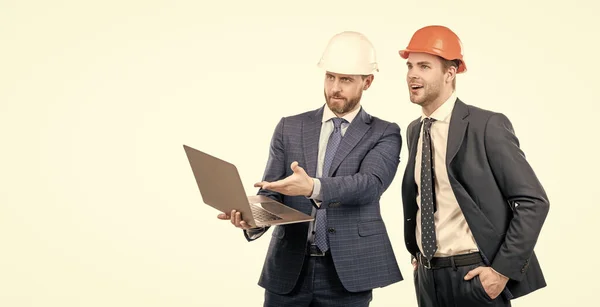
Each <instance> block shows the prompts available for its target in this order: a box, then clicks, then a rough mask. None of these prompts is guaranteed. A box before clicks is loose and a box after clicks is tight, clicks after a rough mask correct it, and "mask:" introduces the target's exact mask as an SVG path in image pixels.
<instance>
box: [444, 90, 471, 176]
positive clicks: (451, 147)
mask: <svg viewBox="0 0 600 307" xmlns="http://www.w3.org/2000/svg"><path fill="white" fill-rule="evenodd" d="M467 116H469V109H468V108H467V105H465V104H464V103H463V102H462V101H460V99H458V98H457V99H456V104H455V105H454V109H453V110H452V119H450V128H449V131H448V148H447V151H446V166H449V165H450V163H452V160H453V159H454V157H455V156H456V153H457V152H458V150H459V149H460V146H461V145H462V142H463V139H464V137H465V131H466V130H467V126H468V125H469V122H468V121H466V120H465V118H466V117H467Z"/></svg>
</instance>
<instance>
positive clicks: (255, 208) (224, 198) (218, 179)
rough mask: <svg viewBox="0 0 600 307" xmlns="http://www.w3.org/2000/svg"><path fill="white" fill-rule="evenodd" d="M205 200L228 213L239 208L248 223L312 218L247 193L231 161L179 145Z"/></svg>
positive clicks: (256, 223) (275, 223)
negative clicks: (183, 150)
mask: <svg viewBox="0 0 600 307" xmlns="http://www.w3.org/2000/svg"><path fill="white" fill-rule="evenodd" d="M183 148H184V149H185V153H186V155H187V158H188V160H189V162H190V166H191V167H192V172H193V173H194V177H195V178H196V183H197V184H198V188H199V189H200V194H201V195H202V200H203V201H204V203H205V204H207V205H209V206H211V207H213V208H215V209H217V210H219V211H221V212H223V213H227V214H229V213H230V212H231V210H236V211H239V212H241V214H242V219H243V220H244V221H245V222H246V223H248V225H250V226H251V227H264V226H273V225H283V224H291V223H299V222H310V221H312V220H313V219H314V218H313V217H312V216H310V215H307V214H304V213H302V212H300V211H298V210H295V209H292V208H290V207H288V206H286V205H284V204H282V203H280V202H277V201H275V200H273V199H271V198H269V197H266V196H263V195H253V196H247V195H246V192H245V190H244V187H243V185H242V180H241V178H240V175H239V173H238V170H237V168H236V167H235V165H233V164H231V163H229V162H227V161H223V160H221V159H219V158H216V157H213V156H211V155H209V154H207V153H204V152H202V151H200V150H197V149H194V148H192V147H189V146H187V145H183Z"/></svg>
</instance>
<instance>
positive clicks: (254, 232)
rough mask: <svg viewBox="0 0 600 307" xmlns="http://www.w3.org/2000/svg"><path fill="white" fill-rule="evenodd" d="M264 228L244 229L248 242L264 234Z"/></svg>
mask: <svg viewBox="0 0 600 307" xmlns="http://www.w3.org/2000/svg"><path fill="white" fill-rule="evenodd" d="M265 231H266V230H265V227H260V228H250V229H246V234H247V235H248V238H249V239H250V240H256V239H258V238H260V237H261V236H262V235H263V234H264V233H265Z"/></svg>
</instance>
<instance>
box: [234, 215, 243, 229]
mask: <svg viewBox="0 0 600 307" xmlns="http://www.w3.org/2000/svg"><path fill="white" fill-rule="evenodd" d="M241 221H242V213H241V212H236V213H235V227H242V226H241V225H240V222H241Z"/></svg>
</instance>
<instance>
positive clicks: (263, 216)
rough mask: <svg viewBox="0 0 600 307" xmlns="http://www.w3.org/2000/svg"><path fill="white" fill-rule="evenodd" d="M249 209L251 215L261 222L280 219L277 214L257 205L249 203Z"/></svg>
mask: <svg viewBox="0 0 600 307" xmlns="http://www.w3.org/2000/svg"><path fill="white" fill-rule="evenodd" d="M250 209H251V210H252V215H253V216H254V219H256V220H259V221H261V222H267V221H276V220H281V218H280V217H278V216H277V215H275V214H273V213H271V212H269V211H267V210H265V209H263V208H261V207H259V206H257V205H254V204H250Z"/></svg>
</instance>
